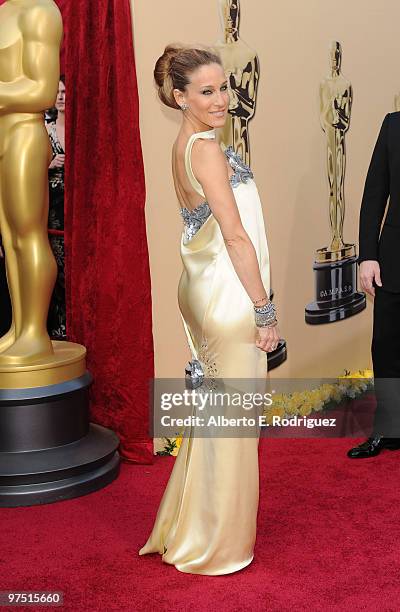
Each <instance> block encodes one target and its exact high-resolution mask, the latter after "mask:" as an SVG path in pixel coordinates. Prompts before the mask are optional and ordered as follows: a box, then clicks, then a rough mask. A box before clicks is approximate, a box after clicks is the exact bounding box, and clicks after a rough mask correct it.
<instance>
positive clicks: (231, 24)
mask: <svg viewBox="0 0 400 612" xmlns="http://www.w3.org/2000/svg"><path fill="white" fill-rule="evenodd" d="M218 2H219V12H220V17H221V24H222V31H223V35H224V38H223V40H222V41H218V42H217V43H216V44H215V45H214V46H215V48H216V50H217V51H218V52H219V54H220V56H221V59H222V63H223V66H224V69H225V73H226V75H227V78H228V83H229V96H230V100H229V110H228V116H227V120H226V123H225V126H224V127H223V128H222V129H221V131H220V134H219V138H220V141H221V142H222V143H223V144H224V145H225V146H232V147H233V149H234V150H235V151H236V153H238V154H239V155H240V156H241V158H242V159H243V161H244V162H245V163H246V164H247V165H250V145H249V126H248V124H249V121H250V119H251V118H252V117H253V115H254V112H255V106H256V96H257V85H258V79H259V73H260V67H259V60H258V57H257V54H256V52H255V51H253V50H252V49H251V48H250V47H249V46H248V45H247V44H246V43H245V42H244V41H243V40H242V39H241V38H240V37H239V21H240V0H218Z"/></svg>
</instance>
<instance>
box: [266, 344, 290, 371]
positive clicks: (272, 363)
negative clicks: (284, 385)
mask: <svg viewBox="0 0 400 612" xmlns="http://www.w3.org/2000/svg"><path fill="white" fill-rule="evenodd" d="M286 359H287V347H286V340H283V339H281V340H279V343H278V346H277V348H276V349H275V350H274V351H271V352H270V353H267V362H268V372H269V371H270V370H273V369H274V368H277V367H278V366H280V365H281V363H283V362H284V361H286Z"/></svg>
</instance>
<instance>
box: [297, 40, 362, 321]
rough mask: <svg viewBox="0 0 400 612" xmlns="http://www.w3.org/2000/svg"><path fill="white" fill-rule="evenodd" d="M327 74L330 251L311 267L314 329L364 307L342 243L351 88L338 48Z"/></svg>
mask: <svg viewBox="0 0 400 612" xmlns="http://www.w3.org/2000/svg"><path fill="white" fill-rule="evenodd" d="M330 59H331V71H330V74H329V76H327V77H326V78H325V79H324V80H323V81H322V83H321V84H320V88H319V102H320V122H321V127H322V129H323V131H324V133H325V136H326V169H327V176H328V186H329V222H330V229H331V241H330V244H329V246H327V247H324V248H321V249H318V250H317V252H316V257H315V262H314V266H313V268H314V272H315V293H316V299H315V301H314V302H311V303H310V304H308V305H307V306H306V309H305V320H306V322H307V323H310V324H312V325H316V324H321V323H332V322H334V321H338V320H341V319H345V318H347V317H349V316H351V315H354V314H357V313H358V312H360V311H361V310H363V309H364V308H365V306H366V299H365V294H364V293H360V292H358V291H357V257H356V247H355V244H347V243H345V242H344V240H343V223H344V215H345V199H344V180H345V172H346V144H345V138H346V132H347V130H348V129H349V126H350V116H351V108H352V102H353V88H352V86H351V83H350V82H349V81H348V80H347V79H346V78H345V77H344V76H343V75H342V72H341V65H342V48H341V45H340V43H339V42H337V41H334V42H332V44H331V48H330Z"/></svg>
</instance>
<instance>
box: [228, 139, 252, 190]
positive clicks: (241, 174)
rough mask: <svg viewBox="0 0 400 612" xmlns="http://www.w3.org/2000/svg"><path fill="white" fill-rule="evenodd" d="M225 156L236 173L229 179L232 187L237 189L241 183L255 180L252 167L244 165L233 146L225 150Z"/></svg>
mask: <svg viewBox="0 0 400 612" xmlns="http://www.w3.org/2000/svg"><path fill="white" fill-rule="evenodd" d="M225 155H226V157H227V159H228V161H229V164H230V166H231V168H232V170H234V171H235V173H234V174H232V176H231V177H230V178H229V181H230V183H231V185H232V187H237V186H238V185H240V183H247V181H248V180H249V179H252V178H254V174H253V173H252V171H251V169H250V166H248V165H247V164H245V163H244V161H243V159H242V158H241V156H240V155H239V153H236V151H234V150H233V148H232V147H231V146H229V147H227V148H226V149H225Z"/></svg>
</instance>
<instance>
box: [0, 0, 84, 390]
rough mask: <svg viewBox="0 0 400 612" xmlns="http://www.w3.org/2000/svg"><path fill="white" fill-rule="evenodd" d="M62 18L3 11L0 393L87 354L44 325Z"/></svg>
mask: <svg viewBox="0 0 400 612" xmlns="http://www.w3.org/2000/svg"><path fill="white" fill-rule="evenodd" d="M61 39H62V19H61V15H60V12H59V9H58V7H57V6H56V4H55V3H54V2H53V0H7V1H6V2H5V3H4V4H3V5H2V6H1V7H0V188H1V191H0V232H1V236H2V241H3V247H4V252H5V260H6V270H7V282H8V288H9V292H10V297H11V304H12V324H11V328H10V330H9V331H8V333H6V334H5V335H4V336H3V337H2V338H1V339H0V388H3V389H4V388H21V387H22V388H26V387H36V386H42V385H48V384H55V383H59V382H62V381H65V380H69V379H71V378H75V377H76V376H80V375H82V374H83V373H84V372H85V370H86V366H85V355H86V349H85V348H84V347H83V346H81V345H78V344H74V343H70V342H57V341H54V342H51V340H50V338H49V336H48V333H47V329H46V321H47V314H48V309H49V303H50V299H51V295H52V290H53V287H54V283H55V278H56V273H57V267H56V262H55V259H54V256H53V253H52V251H51V247H50V244H49V240H48V235H47V219H48V206H49V204H48V176H47V170H48V165H49V159H51V148H50V143H49V138H48V134H47V131H46V128H45V124H44V111H45V109H47V108H50V107H51V106H53V105H54V102H55V98H56V95H57V87H58V81H59V76H60V64H59V54H60V44H61Z"/></svg>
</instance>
